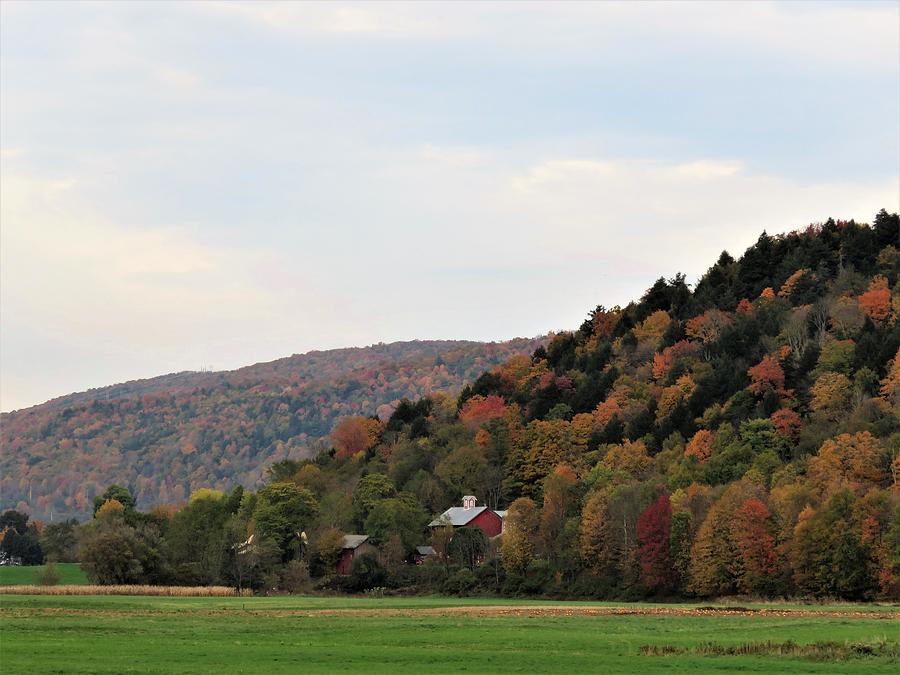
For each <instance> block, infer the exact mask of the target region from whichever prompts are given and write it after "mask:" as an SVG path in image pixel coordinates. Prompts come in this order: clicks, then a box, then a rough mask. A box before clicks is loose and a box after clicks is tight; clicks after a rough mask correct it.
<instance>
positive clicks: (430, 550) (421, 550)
mask: <svg viewBox="0 0 900 675" xmlns="http://www.w3.org/2000/svg"><path fill="white" fill-rule="evenodd" d="M416 553H418V554H419V555H434V547H433V546H416Z"/></svg>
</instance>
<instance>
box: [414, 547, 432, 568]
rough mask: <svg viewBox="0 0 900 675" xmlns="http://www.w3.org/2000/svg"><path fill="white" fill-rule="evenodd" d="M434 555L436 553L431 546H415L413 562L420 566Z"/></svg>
mask: <svg viewBox="0 0 900 675" xmlns="http://www.w3.org/2000/svg"><path fill="white" fill-rule="evenodd" d="M434 555H436V552H435V550H434V547H433V546H416V552H415V553H413V562H414V563H415V564H416V565H421V564H422V563H424V562H425V560H427V559H428V558H430V557H432V556H434Z"/></svg>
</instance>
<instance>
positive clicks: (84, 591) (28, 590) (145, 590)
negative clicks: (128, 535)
mask: <svg viewBox="0 0 900 675" xmlns="http://www.w3.org/2000/svg"><path fill="white" fill-rule="evenodd" d="M3 594H15V595H166V596H173V597H174V596H178V597H202V598H208V597H226V596H238V595H240V596H244V597H247V596H250V595H253V593H252V591H250V590H248V589H244V590H243V591H240V592H238V590H237V589H236V588H231V587H230V586H135V585H124V584H123V585H111V586H0V595H3Z"/></svg>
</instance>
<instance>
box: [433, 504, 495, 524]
mask: <svg viewBox="0 0 900 675" xmlns="http://www.w3.org/2000/svg"><path fill="white" fill-rule="evenodd" d="M487 510H488V507H486V506H476V507H474V508H471V509H464V508H463V507H462V506H451V507H450V508H449V509H447V510H446V511H444V512H443V513H442V514H441V515H440V516H439V517H438V518H435V519H434V520H432V521H431V522H430V523H428V527H440V526H441V525H445V524H447V523H449V524H450V525H453V527H462V526H463V525H466V524H468V523H470V522H471V521H472V519H473V518H474V517H475V516H477V515H479V514H481V513H482V512H484V511H487Z"/></svg>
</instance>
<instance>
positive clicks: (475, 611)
mask: <svg viewBox="0 0 900 675" xmlns="http://www.w3.org/2000/svg"><path fill="white" fill-rule="evenodd" d="M296 614H299V615H306V616H366V617H378V616H410V617H416V616H473V617H519V618H527V617H557V616H559V617H566V616H573V617H575V616H579V617H580V616H753V617H769V616H776V617H791V618H840V619H882V620H900V614H896V613H892V612H854V611H824V610H796V609H765V608H764V609H747V608H730V607H696V608H686V607H578V606H571V605H518V606H502V605H500V606H481V607H479V606H470V607H425V608H419V609H397V608H385V609H322V610H310V611H301V612H296Z"/></svg>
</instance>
